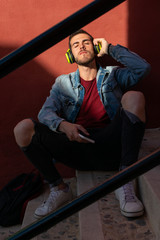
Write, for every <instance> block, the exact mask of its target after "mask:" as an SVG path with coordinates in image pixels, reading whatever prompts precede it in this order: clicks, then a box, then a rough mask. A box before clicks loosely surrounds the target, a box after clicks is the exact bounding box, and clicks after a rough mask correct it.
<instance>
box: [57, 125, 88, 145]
mask: <svg viewBox="0 0 160 240" xmlns="http://www.w3.org/2000/svg"><path fill="white" fill-rule="evenodd" d="M58 130H59V131H60V132H63V133H65V134H66V135H67V137H68V139H69V140H70V141H77V142H83V143H88V141H86V140H85V139H82V138H81V137H80V136H79V133H80V132H81V133H84V134H85V135H87V136H89V133H88V131H87V130H86V129H85V128H84V127H83V126H81V125H78V124H74V123H70V122H67V121H62V122H61V123H60V125H59V128H58Z"/></svg>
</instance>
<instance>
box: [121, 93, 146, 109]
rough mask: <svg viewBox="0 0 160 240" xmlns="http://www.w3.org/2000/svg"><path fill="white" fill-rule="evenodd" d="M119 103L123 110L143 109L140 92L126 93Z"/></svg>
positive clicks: (143, 103)
mask: <svg viewBox="0 0 160 240" xmlns="http://www.w3.org/2000/svg"><path fill="white" fill-rule="evenodd" d="M121 103H122V106H123V107H124V109H125V108H127V109H128V108H136V107H145V97H144V94H143V93H142V92H139V91H128V92H126V93H125V94H124V95H123V97H122V100H121ZM128 110H129V109H128Z"/></svg>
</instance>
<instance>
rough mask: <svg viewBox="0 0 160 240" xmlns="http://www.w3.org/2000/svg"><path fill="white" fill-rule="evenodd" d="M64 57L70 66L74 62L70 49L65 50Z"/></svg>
mask: <svg viewBox="0 0 160 240" xmlns="http://www.w3.org/2000/svg"><path fill="white" fill-rule="evenodd" d="M65 56H66V58H67V61H68V63H70V64H72V63H74V62H75V59H74V56H73V54H72V52H71V50H70V49H68V50H67V52H66V54H65Z"/></svg>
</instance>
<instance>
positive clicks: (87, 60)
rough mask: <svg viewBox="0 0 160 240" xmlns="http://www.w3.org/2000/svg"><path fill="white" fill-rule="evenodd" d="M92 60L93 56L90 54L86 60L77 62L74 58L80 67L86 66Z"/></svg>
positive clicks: (76, 59)
mask: <svg viewBox="0 0 160 240" xmlns="http://www.w3.org/2000/svg"><path fill="white" fill-rule="evenodd" d="M94 58H95V55H94V54H90V58H86V59H83V60H78V58H75V62H76V63H77V64H78V65H81V66H88V65H89V64H90V63H91V62H92V61H93V60H94Z"/></svg>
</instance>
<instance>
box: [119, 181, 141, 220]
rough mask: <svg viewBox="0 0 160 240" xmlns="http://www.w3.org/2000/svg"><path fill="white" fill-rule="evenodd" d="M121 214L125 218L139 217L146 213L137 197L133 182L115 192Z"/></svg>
mask: <svg viewBox="0 0 160 240" xmlns="http://www.w3.org/2000/svg"><path fill="white" fill-rule="evenodd" d="M115 195H116V198H117V199H118V200H119V203H120V209H121V213H122V214H123V215H124V216H125V217H139V216H141V215H143V213H144V207H143V205H142V203H141V201H140V200H139V199H138V198H137V197H136V196H135V192H134V186H133V182H129V183H127V184H125V185H123V186H122V187H120V188H118V189H117V190H116V191H115Z"/></svg>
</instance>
